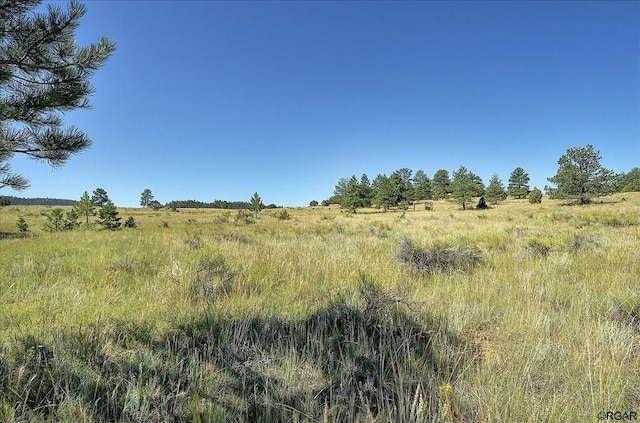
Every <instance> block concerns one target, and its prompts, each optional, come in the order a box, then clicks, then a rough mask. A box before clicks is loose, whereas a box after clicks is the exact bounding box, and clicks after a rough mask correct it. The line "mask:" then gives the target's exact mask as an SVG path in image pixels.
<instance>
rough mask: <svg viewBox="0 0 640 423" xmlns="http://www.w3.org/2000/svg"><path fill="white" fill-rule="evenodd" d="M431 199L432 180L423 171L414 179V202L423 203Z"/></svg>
mask: <svg viewBox="0 0 640 423" xmlns="http://www.w3.org/2000/svg"><path fill="white" fill-rule="evenodd" d="M429 198H431V180H430V179H429V177H428V176H427V174H426V173H424V171H422V170H417V171H416V174H415V176H414V177H413V200H414V201H422V200H427V199H429Z"/></svg>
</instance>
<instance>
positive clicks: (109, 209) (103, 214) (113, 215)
mask: <svg viewBox="0 0 640 423" xmlns="http://www.w3.org/2000/svg"><path fill="white" fill-rule="evenodd" d="M99 216H100V221H99V222H98V223H100V225H102V226H103V227H104V228H105V229H109V230H111V231H115V230H116V229H120V225H121V223H120V217H119V216H118V209H117V208H116V206H115V205H114V204H113V203H112V202H111V200H108V201H107V202H106V203H105V204H104V205H103V206H102V208H100V213H99Z"/></svg>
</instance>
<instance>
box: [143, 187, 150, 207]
mask: <svg viewBox="0 0 640 423" xmlns="http://www.w3.org/2000/svg"><path fill="white" fill-rule="evenodd" d="M152 200H153V193H152V192H151V190H150V189H149V188H147V189H145V190H144V191H142V194H141V195H140V206H142V207H149V203H151V201H152Z"/></svg>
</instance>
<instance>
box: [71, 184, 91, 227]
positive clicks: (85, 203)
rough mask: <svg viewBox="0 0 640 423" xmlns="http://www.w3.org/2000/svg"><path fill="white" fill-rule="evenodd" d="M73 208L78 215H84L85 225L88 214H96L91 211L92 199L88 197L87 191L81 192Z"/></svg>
mask: <svg viewBox="0 0 640 423" xmlns="http://www.w3.org/2000/svg"><path fill="white" fill-rule="evenodd" d="M74 209H75V210H76V213H78V215H79V216H84V217H85V223H86V224H87V225H89V216H94V215H95V214H96V213H95V212H94V211H93V201H92V200H91V197H89V193H88V192H87V191H85V192H84V194H82V196H81V197H80V201H78V202H76V205H75V206H74Z"/></svg>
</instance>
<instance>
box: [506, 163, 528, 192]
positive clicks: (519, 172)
mask: <svg viewBox="0 0 640 423" xmlns="http://www.w3.org/2000/svg"><path fill="white" fill-rule="evenodd" d="M507 194H509V195H511V196H512V197H516V198H522V197H524V196H526V195H527V194H529V174H528V173H527V172H525V171H524V169H523V168H521V167H516V168H515V169H514V170H513V172H511V175H510V176H509V187H508V188H507Z"/></svg>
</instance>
